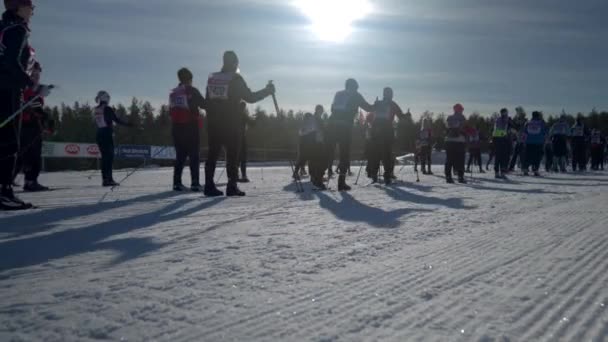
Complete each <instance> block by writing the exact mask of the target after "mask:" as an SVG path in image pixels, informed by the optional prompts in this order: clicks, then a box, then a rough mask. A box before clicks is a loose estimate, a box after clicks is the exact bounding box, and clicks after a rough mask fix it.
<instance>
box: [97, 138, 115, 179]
mask: <svg viewBox="0 0 608 342" xmlns="http://www.w3.org/2000/svg"><path fill="white" fill-rule="evenodd" d="M97 146H99V152H101V178H102V180H104V181H111V180H113V179H114V177H113V176H112V164H113V163H114V137H113V136H112V130H110V129H98V130H97Z"/></svg>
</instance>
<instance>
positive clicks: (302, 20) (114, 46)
mask: <svg viewBox="0 0 608 342" xmlns="http://www.w3.org/2000/svg"><path fill="white" fill-rule="evenodd" d="M311 1H315V0H311ZM315 2H316V3H319V1H315ZM323 2H324V3H331V2H332V0H325V1H323ZM35 3H36V6H37V8H36V14H35V16H34V18H33V21H32V31H33V32H32V39H31V42H32V45H33V46H34V48H35V49H36V52H37V56H38V59H39V60H40V61H41V62H42V64H43V67H44V75H43V78H44V80H45V81H46V82H51V83H56V84H58V85H60V86H61V88H60V89H58V90H57V91H56V92H55V93H54V94H53V95H52V97H50V98H49V99H48V102H49V103H50V104H59V103H61V102H66V103H73V102H74V101H80V102H87V101H89V102H93V98H94V96H95V93H96V92H97V90H100V89H105V90H108V91H109V92H110V93H111V94H112V97H113V102H114V103H116V102H117V101H120V102H127V101H129V99H130V98H131V97H132V96H135V97H137V98H139V99H142V100H148V101H150V102H152V103H153V104H155V105H156V106H158V105H159V104H161V103H164V102H166V98H167V97H168V92H169V90H170V89H171V88H172V87H174V86H175V85H176V83H177V81H176V76H175V73H176V71H177V69H178V68H179V67H181V66H187V67H189V68H191V70H192V71H193V72H194V73H195V85H197V86H198V87H199V88H200V89H201V90H204V87H205V84H206V79H207V76H208V74H209V73H210V72H214V71H218V70H219V68H220V67H221V55H222V52H223V51H224V50H226V49H232V50H235V51H236V52H237V53H238V54H239V57H240V60H241V72H242V74H243V75H244V77H245V79H246V81H247V82H248V84H249V86H250V87H251V88H252V90H257V89H259V88H261V87H263V86H264V85H265V83H266V82H267V81H268V80H270V79H272V80H274V82H275V84H276V86H277V97H278V101H279V104H280V106H281V107H283V108H287V109H295V110H309V111H311V110H312V109H313V108H314V105H315V104H317V103H320V104H323V105H325V106H326V107H328V106H329V105H330V104H331V100H332V98H333V94H334V93H335V92H336V91H337V90H340V89H342V88H343V85H344V80H345V79H346V78H348V77H354V78H356V79H357V80H358V81H359V84H360V86H361V88H360V91H361V93H362V94H363V95H364V96H365V97H366V98H367V99H368V100H369V101H372V100H373V99H375V97H376V96H380V95H381V93H382V88H383V87H384V86H392V87H393V88H394V90H395V99H396V101H397V102H398V103H399V104H400V105H401V106H402V107H403V108H404V109H406V108H408V107H411V109H412V112H413V113H421V112H423V111H424V110H431V111H435V112H444V111H445V112H448V111H450V110H451V107H452V105H453V104H454V103H455V102H462V103H463V104H464V106H465V108H466V111H467V112H472V111H480V112H482V113H484V114H485V113H491V112H494V111H496V110H498V109H499V108H501V107H505V106H506V107H509V108H514V107H515V106H517V105H523V106H524V107H525V108H526V109H527V110H528V111H531V110H532V109H540V110H543V111H545V112H548V113H552V112H560V111H561V110H562V108H565V109H566V110H567V111H569V112H575V111H585V112H587V111H589V110H591V109H592V108H593V107H597V108H598V109H600V110H601V109H604V110H608V62H607V57H608V20H606V17H605V16H606V14H608V1H606V0H579V1H572V0H533V1H531V0H508V1H506V0H457V1H454V0H424V1H420V0H416V1H409V0H377V1H370V3H371V6H372V11H371V12H370V13H368V14H367V15H366V16H365V17H364V18H362V19H360V20H357V21H355V22H354V23H353V31H352V33H351V34H350V35H349V36H348V37H347V38H346V39H345V40H344V41H342V42H331V41H324V40H322V39H320V37H319V36H318V35H317V34H316V33H315V31H314V30H313V29H312V28H311V22H312V20H311V18H310V17H308V16H306V15H305V14H304V13H303V12H302V11H301V10H300V9H299V8H297V7H296V6H294V1H291V0H276V1H272V0H212V1H208V0H171V1H167V0H162V1H161V0H78V1H75V0H38V1H35ZM338 6H340V5H338ZM342 6H343V5H342ZM335 7H336V6H331V8H335ZM348 10H352V8H350V6H349V7H348V8H345V9H344V11H348ZM326 12H330V11H329V10H328V11H324V12H323V14H325V15H326V16H329V17H330V18H332V17H336V19H339V18H338V17H337V16H339V14H332V13H326ZM330 20H331V19H330ZM260 105H261V106H262V107H264V108H267V109H270V108H271V101H270V100H265V101H262V102H260Z"/></svg>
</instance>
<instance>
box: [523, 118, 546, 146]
mask: <svg viewBox="0 0 608 342" xmlns="http://www.w3.org/2000/svg"><path fill="white" fill-rule="evenodd" d="M524 133H525V134H526V144H530V145H542V144H544V143H545V135H546V134H547V126H546V125H545V122H544V121H543V120H538V119H532V120H530V121H529V122H528V123H526V125H525V126H524Z"/></svg>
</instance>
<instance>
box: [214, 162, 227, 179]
mask: <svg viewBox="0 0 608 342" xmlns="http://www.w3.org/2000/svg"><path fill="white" fill-rule="evenodd" d="M224 171H226V167H225V166H224V168H223V169H222V172H221V173H220V176H219V177H218V179H217V181H215V182H216V183H219V182H220V180H222V176H223V175H224Z"/></svg>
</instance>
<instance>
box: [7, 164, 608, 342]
mask: <svg viewBox="0 0 608 342" xmlns="http://www.w3.org/2000/svg"><path fill="white" fill-rule="evenodd" d="M440 169H441V168H440V167H439V166H436V167H435V169H434V171H435V172H436V173H437V174H439V170H440ZM353 171H355V172H356V171H358V168H356V167H355V168H353ZM125 172H126V171H122V172H120V171H119V172H116V175H115V178H116V179H121V178H122V177H123V176H124V175H125ZM171 172H172V170H170V169H155V170H144V171H140V172H137V173H135V174H134V175H133V176H132V177H131V178H129V179H128V180H127V181H126V182H125V183H124V184H123V186H121V187H120V188H117V189H116V190H115V191H114V192H110V191H109V189H107V188H101V187H99V186H98V184H97V183H98V181H99V180H98V178H99V176H97V175H96V176H95V179H94V180H93V181H91V180H88V179H87V176H89V175H90V173H84V172H68V173H50V174H45V175H43V176H42V177H41V182H42V183H44V184H48V185H52V186H54V187H56V188H58V190H56V191H52V192H47V193H40V194H19V195H20V196H21V197H22V198H24V199H27V200H31V201H33V202H34V203H35V204H36V205H38V206H39V207H40V208H39V209H37V210H34V211H29V212H24V213H5V212H3V213H0V297H1V300H0V340H2V341H100V340H112V341H483V342H490V341H608V311H607V306H608V292H607V291H608V290H607V289H608V230H607V229H608V210H607V209H608V194H607V193H606V190H607V189H608V173H599V172H587V173H584V174H565V175H555V174H550V175H546V177H544V178H534V177H520V176H512V177H511V179H510V180H509V181H502V180H495V179H494V178H493V175H491V174H486V175H480V174H475V175H474V179H473V180H472V181H471V182H470V183H469V184H466V185H460V184H457V185H447V184H445V182H444V180H443V178H441V177H438V176H422V175H421V183H415V175H414V174H413V172H412V169H411V167H408V168H406V169H405V170H404V171H403V173H402V174H401V178H402V179H403V180H404V182H402V183H399V184H396V185H393V186H389V187H385V186H376V185H369V186H361V185H359V186H353V191H352V192H349V193H339V192H313V191H311V190H310V185H309V184H308V182H304V187H305V189H306V192H305V193H303V194H296V193H295V191H294V190H295V185H294V184H293V182H291V181H290V171H289V169H288V168H286V167H272V168H265V169H264V173H263V174H264V180H262V178H261V173H260V169H256V168H253V169H251V170H250V174H249V176H250V178H251V179H252V181H253V182H252V183H250V184H247V185H243V186H242V189H243V190H245V191H247V193H248V196H247V197H245V198H236V199H235V198H230V199H226V198H219V199H208V198H204V197H203V196H202V195H201V194H196V193H190V192H188V193H183V194H179V193H175V192H172V191H170V181H171ZM220 172H221V171H220ZM220 172H218V175H219V173H220ZM188 179H189V176H188V174H187V173H186V174H185V175H184V180H185V181H186V185H189V184H188V182H187V180H188ZM224 179H225V178H224ZM467 179H468V180H470V178H469V177H467ZM220 182H221V181H220ZM348 182H349V184H352V183H354V177H351V178H350V179H349V180H348ZM360 182H361V181H360ZM221 183H223V182H221ZM362 183H363V184H364V185H366V184H367V183H368V180H367V179H365V180H363V182H362ZM331 185H333V186H334V187H335V180H333V181H332V184H331ZM102 199H103V201H101V202H100V200H102Z"/></svg>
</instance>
